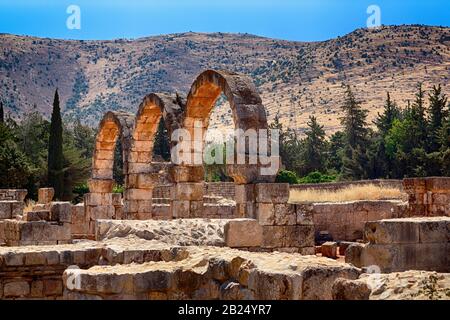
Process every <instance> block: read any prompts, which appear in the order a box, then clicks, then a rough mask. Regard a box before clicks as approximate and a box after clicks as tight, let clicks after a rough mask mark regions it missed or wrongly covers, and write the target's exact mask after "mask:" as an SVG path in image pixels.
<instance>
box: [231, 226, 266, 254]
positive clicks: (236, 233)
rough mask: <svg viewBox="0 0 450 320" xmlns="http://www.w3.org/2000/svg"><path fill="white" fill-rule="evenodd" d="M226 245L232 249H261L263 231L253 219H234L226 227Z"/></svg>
mask: <svg viewBox="0 0 450 320" xmlns="http://www.w3.org/2000/svg"><path fill="white" fill-rule="evenodd" d="M224 234H225V243H226V245H227V246H228V247H230V248H242V247H260V246H261V245H262V241H263V240H262V237H263V230H262V227H261V225H260V224H259V223H258V221H256V220H253V219H233V220H230V221H228V222H227V223H226V224H225V227H224Z"/></svg>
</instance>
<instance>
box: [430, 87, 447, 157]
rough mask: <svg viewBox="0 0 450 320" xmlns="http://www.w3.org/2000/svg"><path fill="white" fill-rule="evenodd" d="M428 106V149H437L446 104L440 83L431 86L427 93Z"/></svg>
mask: <svg viewBox="0 0 450 320" xmlns="http://www.w3.org/2000/svg"><path fill="white" fill-rule="evenodd" d="M428 96H429V101H430V106H429V108H428V135H429V136H428V138H429V142H430V143H429V151H430V152H435V151H438V150H439V148H440V146H441V144H440V141H439V134H440V131H441V130H442V126H443V125H444V123H445V116H446V112H445V107H446V105H447V97H446V96H445V94H442V89H441V85H439V86H437V87H436V86H433V90H432V92H431V93H430V94H429V95H428Z"/></svg>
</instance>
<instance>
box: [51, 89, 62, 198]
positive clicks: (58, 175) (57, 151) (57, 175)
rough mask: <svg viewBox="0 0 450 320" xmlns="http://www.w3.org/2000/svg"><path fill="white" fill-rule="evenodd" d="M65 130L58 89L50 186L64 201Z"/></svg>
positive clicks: (53, 114)
mask: <svg viewBox="0 0 450 320" xmlns="http://www.w3.org/2000/svg"><path fill="white" fill-rule="evenodd" d="M62 135H63V128H62V120H61V110H60V107H59V95H58V89H56V91H55V98H54V100H53V111H52V119H51V123H50V137H49V142H48V184H49V185H50V186H51V187H53V188H54V189H55V198H56V199H62V196H63V192H64V186H63V184H64V156H63V138H62Z"/></svg>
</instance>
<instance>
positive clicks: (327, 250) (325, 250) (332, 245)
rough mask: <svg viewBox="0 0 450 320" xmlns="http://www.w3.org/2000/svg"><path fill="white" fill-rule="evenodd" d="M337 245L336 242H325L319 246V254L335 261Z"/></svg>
mask: <svg viewBox="0 0 450 320" xmlns="http://www.w3.org/2000/svg"><path fill="white" fill-rule="evenodd" d="M337 249H338V246H337V243H336V242H325V243H323V244H322V246H321V250H320V252H321V253H322V256H324V257H327V258H331V259H336V258H337Z"/></svg>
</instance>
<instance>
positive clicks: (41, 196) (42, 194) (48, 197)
mask: <svg viewBox="0 0 450 320" xmlns="http://www.w3.org/2000/svg"><path fill="white" fill-rule="evenodd" d="M54 195H55V190H54V189H53V188H39V190H38V203H40V204H48V203H50V202H52V200H53V197H54Z"/></svg>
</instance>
